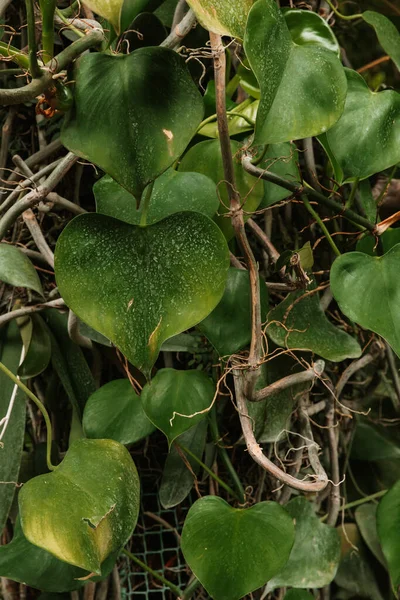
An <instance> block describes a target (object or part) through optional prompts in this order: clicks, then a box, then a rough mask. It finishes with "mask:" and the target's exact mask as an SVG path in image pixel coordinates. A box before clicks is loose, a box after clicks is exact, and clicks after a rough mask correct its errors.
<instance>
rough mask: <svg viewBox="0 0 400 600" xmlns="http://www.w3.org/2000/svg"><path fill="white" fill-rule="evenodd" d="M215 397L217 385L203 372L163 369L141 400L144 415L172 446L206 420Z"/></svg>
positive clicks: (151, 382) (149, 385) (143, 392)
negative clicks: (180, 437) (174, 441)
mask: <svg viewBox="0 0 400 600" xmlns="http://www.w3.org/2000/svg"><path fill="white" fill-rule="evenodd" d="M214 394H215V385H214V384H213V382H212V380H211V379H210V378H209V377H207V375H206V374H205V373H203V372H202V371H177V370H176V369H161V370H160V371H158V373H157V375H156V376H155V377H154V378H153V379H152V380H151V381H150V382H149V383H147V384H146V385H145V387H144V388H143V391H142V393H141V396H140V397H141V400H142V406H143V410H144V412H145V413H146V415H147V416H148V418H149V419H150V421H151V422H152V423H153V424H154V425H155V426H156V427H157V428H158V429H161V431H162V432H163V433H165V435H166V436H167V439H168V442H169V444H170V445H171V444H172V442H173V440H174V439H175V438H177V437H178V435H181V433H183V432H184V431H186V430H187V429H190V427H193V425H196V423H198V422H199V421H201V420H202V419H204V418H205V417H206V415H207V409H208V408H210V407H211V404H212V401H213V398H214ZM203 411H204V412H203ZM195 413H197V414H195ZM199 413H202V414H199Z"/></svg>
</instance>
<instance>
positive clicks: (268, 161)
mask: <svg viewBox="0 0 400 600" xmlns="http://www.w3.org/2000/svg"><path fill="white" fill-rule="evenodd" d="M298 160H299V155H298V152H297V148H296V146H295V145H294V144H290V143H288V142H287V143H284V144H271V145H270V146H268V150H267V152H266V154H265V158H264V160H263V161H262V162H261V164H260V168H265V169H268V170H269V171H271V172H272V173H275V175H279V176H280V177H283V178H284V179H287V180H288V181H292V182H296V181H297V182H300V173H299V168H298V166H297V164H298ZM291 195H292V192H290V191H289V190H286V189H285V188H283V187H281V186H279V185H276V184H275V183H271V182H270V181H264V197H263V199H262V201H261V204H260V207H259V208H268V207H269V206H272V205H273V204H276V203H277V202H280V201H281V200H285V198H288V197H289V196H291Z"/></svg>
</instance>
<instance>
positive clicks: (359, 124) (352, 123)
mask: <svg viewBox="0 0 400 600" xmlns="http://www.w3.org/2000/svg"><path fill="white" fill-rule="evenodd" d="M346 76H347V81H348V93H347V98H346V106H345V109H344V112H343V114H342V116H341V118H340V119H339V121H338V122H337V123H336V124H335V125H334V126H333V127H332V128H331V129H329V131H327V133H326V136H323V137H322V138H320V142H321V144H322V145H323V146H324V147H325V149H326V150H327V152H328V154H329V153H331V154H333V157H334V160H335V161H336V162H337V163H338V164H339V165H340V168H341V170H342V180H344V181H352V180H354V179H355V178H360V179H366V178H367V177H370V176H371V175H374V174H375V173H379V172H380V171H384V170H385V169H387V168H389V167H392V166H393V165H395V164H396V163H398V162H399V161H400V94H398V93H397V92H395V91H393V90H384V91H383V92H378V93H376V92H371V90H370V89H369V87H368V85H367V84H366V82H365V80H364V79H363V77H362V76H361V75H359V74H358V73H356V72H355V71H351V70H349V69H346ZM326 143H327V144H328V145H326ZM336 171H337V169H336ZM337 174H339V172H338V171H337ZM336 176H337V175H336ZM339 183H342V181H339Z"/></svg>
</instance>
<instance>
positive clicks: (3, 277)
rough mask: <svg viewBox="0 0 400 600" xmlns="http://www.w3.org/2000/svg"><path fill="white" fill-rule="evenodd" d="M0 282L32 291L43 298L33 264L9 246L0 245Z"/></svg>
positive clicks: (19, 251) (17, 250) (16, 249)
mask: <svg viewBox="0 0 400 600" xmlns="http://www.w3.org/2000/svg"><path fill="white" fill-rule="evenodd" d="M0 281H2V282H3V283H8V284H9V285H13V286H15V287H25V288H28V289H30V290H34V291H35V292H37V293H38V294H40V295H41V296H43V289H42V284H41V283H40V279H39V277H38V274H37V272H36V270H35V268H34V266H33V264H32V263H31V261H30V260H29V258H28V257H27V256H25V254H24V253H23V252H22V251H21V250H19V249H18V248H16V247H15V246H11V244H0Z"/></svg>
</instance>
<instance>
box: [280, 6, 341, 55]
mask: <svg viewBox="0 0 400 600" xmlns="http://www.w3.org/2000/svg"><path fill="white" fill-rule="evenodd" d="M282 13H283V16H284V17H285V20H286V25H287V26H288V29H289V31H290V35H291V36H292V40H293V42H294V43H295V44H297V45H298V46H306V45H314V46H321V47H323V48H327V50H331V52H335V54H337V55H338V56H340V46H339V42H338V41H337V39H336V36H335V34H334V33H333V31H332V29H331V27H330V26H329V25H328V23H327V22H326V20H325V19H323V18H322V17H320V16H319V15H318V14H317V13H315V12H312V11H311V10H300V9H298V8H283V9H282Z"/></svg>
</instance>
